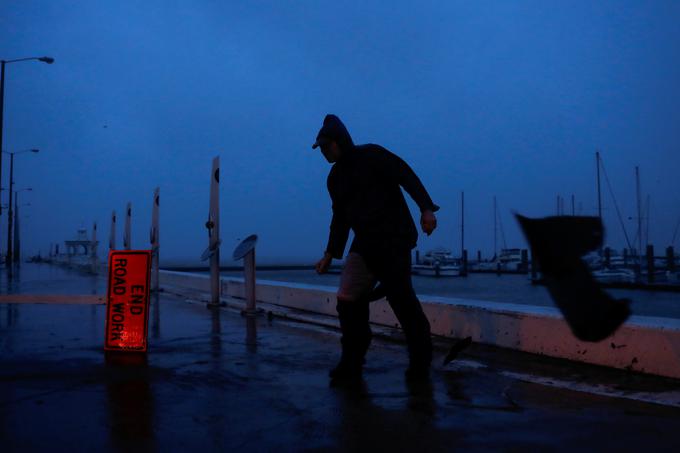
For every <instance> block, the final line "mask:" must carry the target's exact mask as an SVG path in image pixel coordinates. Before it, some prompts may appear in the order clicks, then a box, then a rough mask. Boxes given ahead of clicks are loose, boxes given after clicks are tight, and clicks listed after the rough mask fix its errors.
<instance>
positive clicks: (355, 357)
mask: <svg viewBox="0 0 680 453" xmlns="http://www.w3.org/2000/svg"><path fill="white" fill-rule="evenodd" d="M336 309H337V311H338V320H339V321H340V330H341V331H342V338H341V339H340V344H341V345H342V357H341V358H340V364H342V365H343V366H346V367H350V368H353V367H359V368H360V367H361V366H362V365H363V363H364V356H365V355H366V351H368V347H369V346H370V345H371V339H372V338H373V334H372V332H371V327H370V324H369V309H368V302H367V301H343V300H340V299H338V305H337V306H336Z"/></svg>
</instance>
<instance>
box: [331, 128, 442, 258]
mask: <svg viewBox="0 0 680 453" xmlns="http://www.w3.org/2000/svg"><path fill="white" fill-rule="evenodd" d="M319 138H322V139H323V138H327V139H331V140H334V141H335V142H336V143H338V145H339V146H340V148H341V150H342V156H341V158H340V159H339V160H338V161H337V162H336V163H334V164H333V167H331V171H330V173H329V174H328V180H327V186H328V193H329V194H330V197H331V201H332V203H333V219H332V221H331V226H330V234H329V238H328V245H327V247H326V252H328V253H329V254H330V255H331V256H332V257H333V258H337V259H341V258H342V257H343V254H344V250H345V245H346V244H347V239H348V237H349V231H350V229H351V230H353V231H354V236H355V238H354V242H353V243H352V246H351V249H350V250H351V251H355V252H359V253H361V251H362V250H367V249H375V248H380V249H383V248H384V247H396V248H405V249H407V250H410V249H412V248H414V247H415V246H416V242H417V240H418V230H417V229H416V225H415V223H414V221H413V217H411V212H410V211H409V208H408V205H407V204H406V200H405V199H404V195H403V193H402V191H401V188H403V189H404V190H405V191H406V192H407V193H408V194H409V195H410V196H411V198H413V200H414V201H415V202H416V203H417V204H418V207H419V208H420V210H421V212H422V211H425V210H430V211H432V212H435V211H438V210H439V206H437V205H436V204H434V203H433V202H432V199H431V198H430V195H429V194H428V193H427V191H426V190H425V187H424V186H423V184H422V183H421V182H420V179H419V178H418V176H416V174H415V173H414V172H413V170H412V169H411V167H409V166H408V164H406V162H404V161H403V160H402V159H401V158H399V157H398V156H396V155H395V154H393V153H391V152H390V151H388V150H387V149H385V148H383V147H382V146H380V145H374V144H366V145H355V144H354V142H353V141H352V137H351V136H350V135H349V132H348V131H347V129H346V128H345V126H344V124H342V121H340V119H339V118H338V117H337V116H335V115H326V118H325V119H324V125H323V127H322V128H321V130H320V131H319V135H318V136H317V142H318V141H319Z"/></svg>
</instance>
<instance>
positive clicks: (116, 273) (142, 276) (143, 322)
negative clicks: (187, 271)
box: [104, 250, 151, 352]
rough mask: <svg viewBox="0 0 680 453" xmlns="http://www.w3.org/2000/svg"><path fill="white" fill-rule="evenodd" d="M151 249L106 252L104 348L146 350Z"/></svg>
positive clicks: (110, 349) (112, 349)
mask: <svg viewBox="0 0 680 453" xmlns="http://www.w3.org/2000/svg"><path fill="white" fill-rule="evenodd" d="M150 276H151V250H116V251H111V252H109V288H108V291H107V297H106V340H105V341H104V349H105V350H106V351H136V352H146V347H147V334H148V325H149V323H148V321H149V289H150V288H149V279H150Z"/></svg>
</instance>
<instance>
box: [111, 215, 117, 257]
mask: <svg viewBox="0 0 680 453" xmlns="http://www.w3.org/2000/svg"><path fill="white" fill-rule="evenodd" d="M109 250H116V211H113V212H112V213H111V232H110V233H109Z"/></svg>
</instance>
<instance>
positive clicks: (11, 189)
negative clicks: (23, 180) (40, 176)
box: [0, 148, 40, 272]
mask: <svg viewBox="0 0 680 453" xmlns="http://www.w3.org/2000/svg"><path fill="white" fill-rule="evenodd" d="M38 152H40V150H39V149H34V148H32V149H24V150H21V151H15V152H9V151H3V153H5V154H9V157H10V160H9V203H8V204H9V207H8V215H7V255H6V259H5V262H6V263H7V268H8V269H9V270H10V272H11V269H12V266H11V264H12V252H13V251H12V194H13V193H14V155H15V154H23V153H38ZM0 160H2V159H0ZM31 190H32V189H31Z"/></svg>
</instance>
